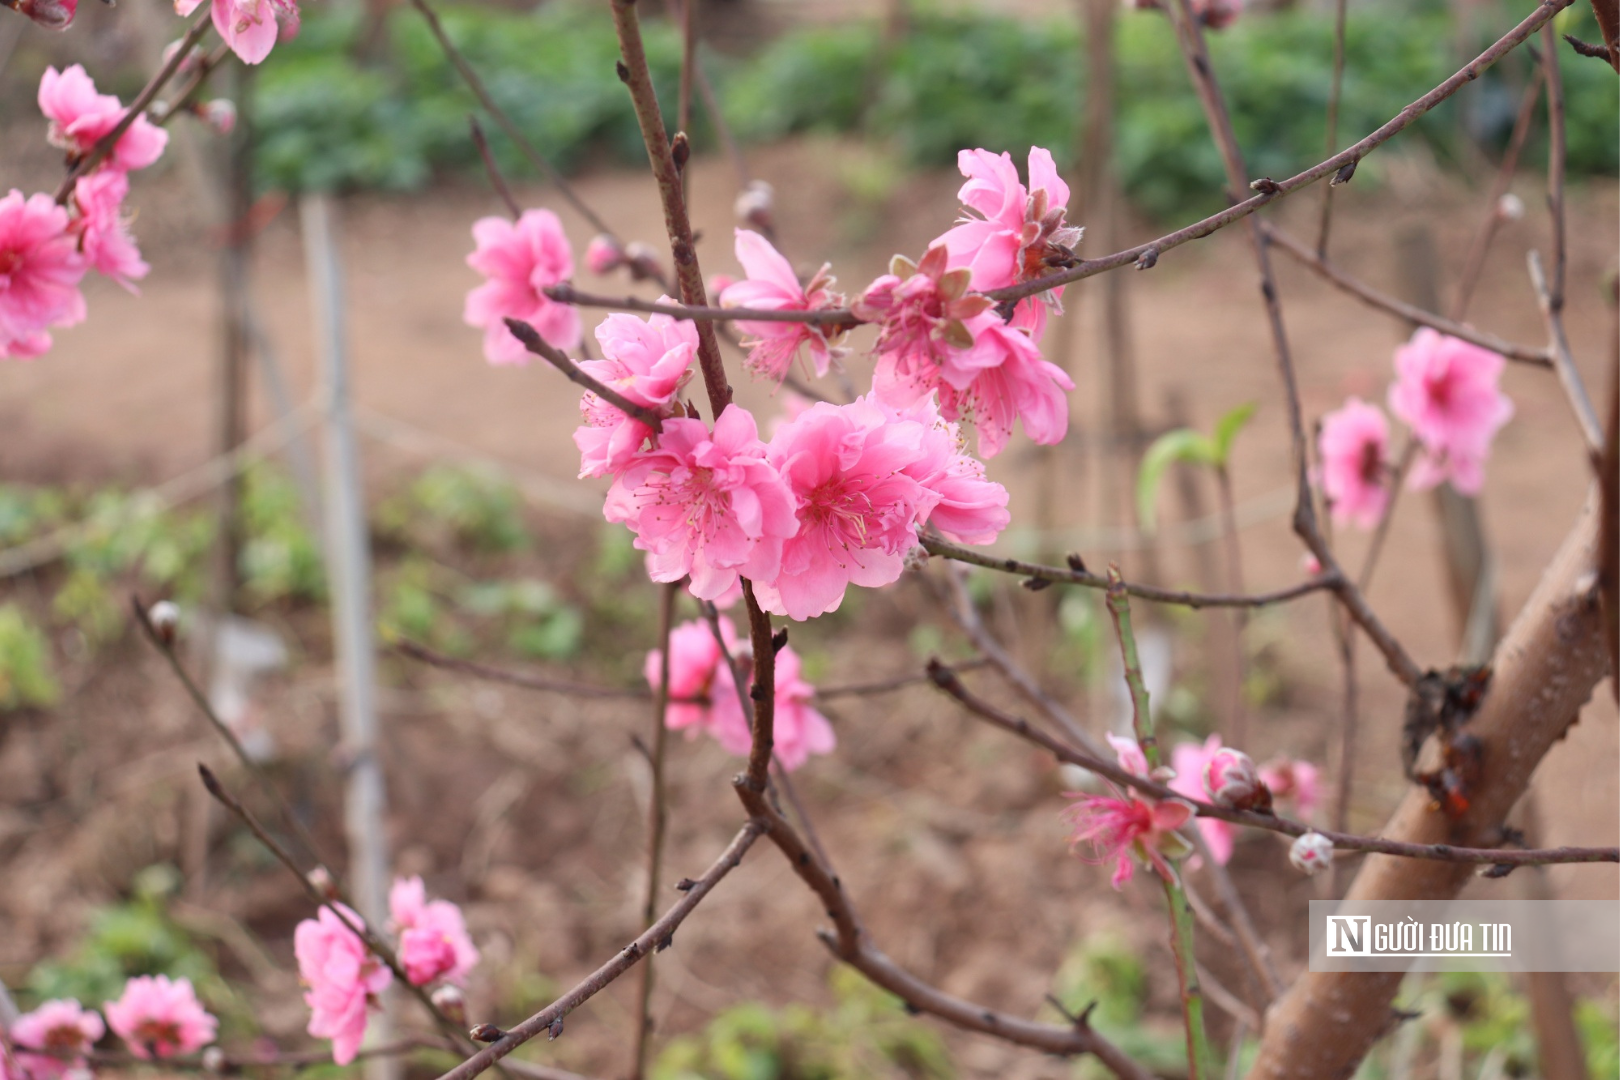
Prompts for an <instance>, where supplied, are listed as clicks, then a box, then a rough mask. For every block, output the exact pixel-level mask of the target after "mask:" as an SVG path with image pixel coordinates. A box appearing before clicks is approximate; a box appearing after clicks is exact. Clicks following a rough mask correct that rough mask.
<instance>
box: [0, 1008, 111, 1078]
mask: <svg viewBox="0 0 1620 1080" xmlns="http://www.w3.org/2000/svg"><path fill="white" fill-rule="evenodd" d="M106 1033H107V1028H106V1025H105V1024H103V1023H102V1022H101V1014H100V1013H98V1012H96V1011H95V1010H94V1009H86V1008H85V1007H84V1006H82V1005H80V1004H79V1003H78V1002H77V1001H73V1000H71V999H69V1000H65V1001H64V1000H61V999H57V1000H53V1001H47V1002H45V1003H44V1004H42V1005H40V1007H39V1008H37V1009H35V1010H34V1011H32V1012H26V1013H23V1014H22V1015H21V1016H19V1017H17V1019H16V1022H14V1023H13V1024H12V1025H11V1039H12V1041H13V1042H14V1043H16V1044H17V1063H18V1064H19V1065H21V1066H22V1068H23V1069H24V1070H25V1071H26V1072H27V1073H28V1075H29V1076H31V1077H33V1080H55V1078H57V1077H60V1076H62V1075H63V1074H64V1073H67V1072H69V1071H77V1070H81V1069H83V1068H84V1067H85V1060H84V1055H85V1054H86V1053H88V1052H89V1050H90V1048H91V1047H92V1046H94V1045H95V1044H96V1042H98V1041H99V1040H100V1039H101V1037H102V1036H103V1035H105V1034H106ZM30 1050H34V1051H38V1052H37V1053H32V1054H31V1053H28V1052H27V1051H30Z"/></svg>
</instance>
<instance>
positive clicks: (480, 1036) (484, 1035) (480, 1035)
mask: <svg viewBox="0 0 1620 1080" xmlns="http://www.w3.org/2000/svg"><path fill="white" fill-rule="evenodd" d="M505 1035H506V1032H504V1031H502V1030H501V1029H500V1028H498V1027H496V1026H495V1025H494V1024H479V1025H478V1026H477V1027H475V1028H473V1029H472V1030H471V1031H469V1032H467V1036H468V1038H470V1039H472V1040H473V1041H474V1042H481V1043H492V1042H499V1041H500V1040H501V1038H502V1037H503V1036H505Z"/></svg>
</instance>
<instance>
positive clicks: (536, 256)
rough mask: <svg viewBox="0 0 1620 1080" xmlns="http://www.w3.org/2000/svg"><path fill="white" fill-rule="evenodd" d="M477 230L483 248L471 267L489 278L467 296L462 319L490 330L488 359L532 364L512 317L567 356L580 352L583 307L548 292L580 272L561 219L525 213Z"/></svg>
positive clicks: (486, 222)
mask: <svg viewBox="0 0 1620 1080" xmlns="http://www.w3.org/2000/svg"><path fill="white" fill-rule="evenodd" d="M472 231H473V240H474V241H475V242H476V243H477V245H478V246H477V249H476V250H475V251H473V253H472V254H471V255H468V256H467V265H468V266H470V267H472V268H473V269H474V270H477V271H478V272H479V273H480V274H483V275H484V276H485V277H487V278H488V279H489V280H488V281H486V282H484V284H482V285H480V286H478V287H477V288H476V289H474V290H473V291H472V292H470V293H468V294H467V303H466V305H465V307H464V309H463V311H462V321H463V322H465V323H466V324H467V325H468V326H476V327H479V328H480V329H482V330H483V331H484V358H485V359H486V360H488V361H489V362H490V363H492V364H526V363H528V362H529V351H528V350H527V349H525V348H524V347H523V343H522V342H521V341H519V340H518V339H517V338H516V337H515V336H513V334H512V331H511V330H509V329H507V326H506V320H507V319H519V320H521V321H523V322H526V323H528V324H529V325H531V326H533V327H534V329H535V332H536V333H538V334H539V335H540V336H541V337H542V338H543V339H545V341H546V342H548V343H549V344H551V345H553V346H555V347H556V348H558V349H561V350H563V351H564V352H568V351H570V350H573V349H576V348H578V347H579V341H580V322H579V311H578V309H576V308H574V307H573V306H572V305H569V304H559V303H557V302H556V301H555V300H553V299H551V298H550V297H549V296H547V295H546V294H545V293H544V292H543V291H542V290H543V289H545V287H546V286H548V285H556V284H558V283H559V282H561V281H564V280H566V279H567V278H569V277H570V276H572V274H573V273H574V253H573V252H572V251H571V250H570V249H569V247H568V237H567V236H566V235H565V234H564V233H563V227H562V222H561V221H560V220H559V219H558V218H557V215H556V214H553V213H552V212H551V211H550V210H525V211H524V212H523V216H522V217H520V218H518V219H517V221H515V222H512V221H507V220H506V219H505V218H498V217H487V218H480V219H479V220H478V221H476V222H474V223H473V230H472Z"/></svg>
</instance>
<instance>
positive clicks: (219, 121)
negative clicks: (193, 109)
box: [197, 98, 236, 135]
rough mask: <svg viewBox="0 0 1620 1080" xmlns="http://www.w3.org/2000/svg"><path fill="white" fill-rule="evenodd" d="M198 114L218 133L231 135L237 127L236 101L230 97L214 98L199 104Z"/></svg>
mask: <svg viewBox="0 0 1620 1080" xmlns="http://www.w3.org/2000/svg"><path fill="white" fill-rule="evenodd" d="M197 116H198V117H199V118H200V119H201V120H202V122H203V123H205V124H207V125H208V126H209V127H211V128H213V129H214V133H215V134H216V135H229V134H230V133H231V132H232V131H234V130H235V129H236V103H235V102H233V101H231V99H230V98H214V99H213V100H212V101H205V102H203V103H202V104H201V105H198V106H197Z"/></svg>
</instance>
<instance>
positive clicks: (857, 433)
mask: <svg viewBox="0 0 1620 1080" xmlns="http://www.w3.org/2000/svg"><path fill="white" fill-rule="evenodd" d="M925 434H926V433H925V431H924V429H923V426H922V425H921V424H918V423H916V422H913V421H891V420H890V419H889V416H888V415H887V414H886V413H885V411H884V409H883V408H882V407H881V406H879V405H878V404H877V403H876V402H875V401H874V400H873V399H872V398H871V396H870V395H868V396H867V397H864V398H860V399H858V400H856V401H854V402H851V403H850V404H848V405H833V404H830V403H828V402H817V403H816V404H815V405H812V406H811V407H810V408H808V409H806V410H805V411H804V412H803V413H801V414H800V415H799V416H798V417H797V418H796V419H794V420H790V421H788V422H787V423H785V424H783V425H782V426H781V427H780V428H778V429H777V431H776V434H775V436H774V437H773V438H772V439H771V443H770V448H771V462H772V464H774V465H775V466H776V468H777V471H778V472H779V473H780V474H781V475H782V477H783V478H784V479H785V480H786V481H787V483H788V486H789V487H790V488H791V489H792V491H793V496H794V499H795V501H796V506H797V516H798V519H799V531H798V532H797V533H796V534H795V535H794V536H793V537H792V538H791V539H789V540H787V541H786V542H785V543H784V544H783V545H782V570H781V574H780V575H779V576H778V577H777V578H776V580H775V581H771V582H766V581H758V582H755V583H754V594H755V596H756V598H757V599H758V600H759V603H760V605H761V606H762V607H763V608H765V610H767V611H770V612H773V613H775V614H777V615H786V616H788V617H789V618H793V619H809V618H813V617H815V616H817V615H822V614H825V613H826V612H829V611H835V610H837V608H838V605H839V604H840V603H842V602H843V599H844V591H845V590H846V589H847V588H848V587H849V586H850V585H852V584H854V585H864V586H867V587H869V588H870V587H876V586H879V585H887V584H889V583H890V582H893V581H895V580H897V579H898V578H899V577H900V573H901V571H902V570H903V569H904V565H905V556H906V553H907V552H908V551H910V550H911V548H912V547H913V546H915V545H916V542H917V527H918V525H919V524H920V523H921V522H923V521H926V520H927V518H928V515H929V514H930V513H931V512H932V511H933V509H934V507H935V506H937V505H938V504H939V501H940V496H939V495H938V494H937V493H935V492H933V491H930V490H929V489H927V488H925V487H924V486H923V485H922V484H921V483H919V482H918V481H917V480H916V479H914V478H913V477H911V476H910V475H908V474H907V472H906V469H907V467H908V466H912V465H915V464H917V463H918V462H920V461H922V460H923V459H924V458H925V457H927V456H928V451H927V449H926V448H925V446H924V445H923V444H924V438H925Z"/></svg>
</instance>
